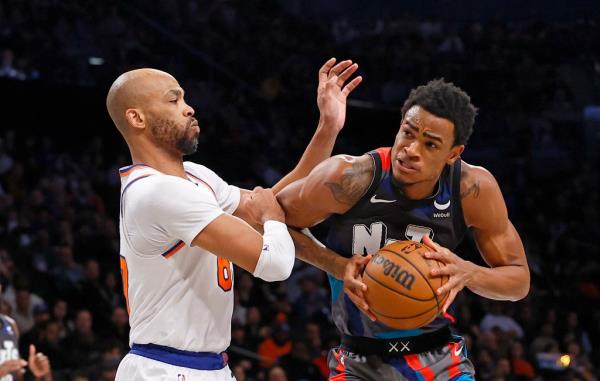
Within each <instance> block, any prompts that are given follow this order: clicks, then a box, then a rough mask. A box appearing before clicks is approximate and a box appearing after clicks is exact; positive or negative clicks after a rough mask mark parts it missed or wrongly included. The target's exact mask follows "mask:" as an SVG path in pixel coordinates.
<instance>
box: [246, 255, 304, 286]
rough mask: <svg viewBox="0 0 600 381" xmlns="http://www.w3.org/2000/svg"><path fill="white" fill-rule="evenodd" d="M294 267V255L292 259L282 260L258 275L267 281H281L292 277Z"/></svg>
mask: <svg viewBox="0 0 600 381" xmlns="http://www.w3.org/2000/svg"><path fill="white" fill-rule="evenodd" d="M293 268H294V256H293V255H292V257H291V260H288V259H287V258H286V260H285V261H281V262H279V263H277V264H276V265H274V266H271V267H270V268H269V269H268V271H266V272H264V273H263V274H260V275H258V277H259V278H261V279H262V280H264V281H266V282H281V281H284V280H286V279H287V278H289V277H290V275H291V274H292V270H293ZM255 275H256V274H255Z"/></svg>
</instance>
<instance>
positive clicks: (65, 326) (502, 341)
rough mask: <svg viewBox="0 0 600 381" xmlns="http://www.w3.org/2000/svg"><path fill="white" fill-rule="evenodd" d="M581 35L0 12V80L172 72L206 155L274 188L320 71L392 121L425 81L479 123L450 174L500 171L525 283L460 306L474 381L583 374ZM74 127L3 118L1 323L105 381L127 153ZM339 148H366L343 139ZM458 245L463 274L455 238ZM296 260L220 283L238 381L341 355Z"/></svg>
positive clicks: (290, 376)
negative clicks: (527, 276) (327, 69)
mask: <svg viewBox="0 0 600 381" xmlns="http://www.w3.org/2000/svg"><path fill="white" fill-rule="evenodd" d="M598 29H599V27H598V25H596V24H595V23H594V22H592V21H586V20H582V21H580V22H576V23H574V22H572V23H569V24H561V23H557V22H553V23H550V22H544V21H539V20H538V21H535V20H523V21H518V22H516V21H514V22H504V21H499V20H488V21H486V22H483V21H477V22H464V23H461V24H449V23H443V22H440V21H435V20H417V19H415V18H413V17H410V16H402V17H392V16H390V17H388V18H382V19H379V20H376V21H374V22H370V23H360V22H355V21H352V20H349V19H347V18H344V17H339V18H336V19H334V20H333V21H332V22H329V23H327V24H322V23H316V22H313V21H307V20H306V19H303V18H301V17H299V16H297V15H290V14H288V13H286V12H285V11H283V10H282V9H281V8H280V7H279V6H278V3H277V2H275V1H260V2H258V3H254V2H243V1H192V0H189V1H188V0H186V1H183V0H181V1H166V2H160V3H158V4H155V6H153V7H151V8H148V7H146V6H144V2H142V1H139V0H138V1H131V2H128V4H127V5H122V4H120V5H119V4H117V3H114V2H110V1H109V2H92V1H88V0H85V1H57V0H29V1H24V0H10V1H9V0H0V50H1V52H2V56H1V58H2V62H1V66H0V77H6V78H10V79H13V80H15V81H23V80H29V81H38V82H40V83H44V84H48V83H53V84H59V85H65V84H68V85H70V86H72V85H76V86H82V87H90V86H91V87H98V88H100V89H101V91H102V92H104V91H105V88H108V85H109V81H110V80H112V79H114V78H115V77H116V76H117V75H118V74H119V73H120V72H122V71H124V70H127V69H129V68H133V67H140V66H153V67H157V68H161V69H165V70H168V71H169V72H172V73H173V74H174V75H175V76H176V77H178V78H179V79H180V81H181V82H182V86H183V87H184V88H185V89H186V98H187V101H188V103H190V104H191V105H193V106H194V107H195V108H196V111H197V113H198V118H199V119H200V121H201V126H202V127H203V138H202V142H201V145H200V152H201V155H200V156H201V162H202V163H203V164H206V165H208V166H209V167H211V168H212V169H214V170H215V171H216V172H217V173H218V174H220V175H221V176H222V177H223V178H225V179H226V180H227V181H229V182H231V183H233V184H235V185H239V186H244V187H252V186H254V185H259V184H260V185H270V184H273V183H274V182H276V181H277V179H279V178H280V177H281V176H282V174H284V173H285V172H286V171H288V170H289V169H290V168H292V167H293V165H294V161H295V160H296V158H298V157H299V156H300V153H301V152H302V149H303V147H304V145H305V144H306V142H307V140H308V137H309V136H310V135H311V134H312V131H313V128H314V127H313V126H314V125H315V124H316V120H317V116H316V107H314V106H313V107H312V108H313V109H314V110H311V109H310V107H309V106H312V105H314V104H315V100H314V94H315V86H316V70H317V68H318V67H319V66H320V65H321V64H322V62H323V61H325V59H326V58H328V57H330V56H336V57H349V58H352V59H353V60H355V61H357V62H359V64H360V65H361V70H362V74H363V75H364V76H365V81H364V83H363V84H362V85H361V88H360V89H359V90H357V92H356V96H354V94H353V98H355V99H357V100H360V101H362V104H363V105H369V107H373V108H374V109H375V112H377V110H381V112H387V111H386V110H389V109H390V108H393V109H399V107H400V105H401V104H402V102H403V100H404V98H405V97H406V95H407V94H408V92H409V90H410V89H411V88H412V87H414V86H416V85H418V84H421V83H423V82H426V81H427V80H429V79H431V78H434V77H441V76H444V77H446V78H447V79H450V80H452V81H454V82H455V83H457V84H459V85H460V86H461V87H463V88H464V89H466V90H467V91H468V92H469V93H470V94H471V96H472V98H473V100H474V103H475V104H476V105H477V106H478V107H479V108H480V115H479V116H478V119H477V122H476V127H475V133H474V135H473V137H472V141H471V143H470V146H468V147H467V152H466V156H467V159H468V161H471V160H472V162H473V164H482V165H485V166H486V167H488V168H489V169H491V170H492V172H493V173H494V174H495V175H496V177H497V178H498V181H499V183H500V185H501V188H502V190H503V193H504V196H505V198H506V200H507V204H508V207H509V212H510V216H511V219H512V221H513V223H514V224H515V226H516V227H517V229H518V231H519V232H520V233H521V236H522V238H523V240H524V243H525V245H526V249H527V254H528V260H529V263H530V267H531V272H532V291H531V293H530V296H529V297H528V298H527V299H525V300H523V301H520V302H517V303H508V302H506V303H502V302H493V301H489V300H484V299H482V298H480V297H478V296H476V295H473V294H471V293H469V292H468V291H464V292H463V293H462V294H461V295H460V297H459V298H458V299H457V301H456V303H455V308H454V311H453V314H454V316H455V317H456V324H455V328H456V329H457V330H458V332H460V333H461V334H463V335H465V336H466V337H467V341H468V343H469V345H468V350H469V352H470V357H471V359H472V361H473V362H474V363H475V367H476V369H477V374H478V379H480V380H483V381H503V380H504V381H517V380H518V381H520V380H565V381H593V380H598V379H600V374H599V372H600V366H598V364H600V349H599V348H600V303H599V302H600V286H599V282H598V279H600V256H599V254H600V245H598V243H597V240H595V239H594V238H595V237H597V236H598V235H599V234H600V223H599V222H598V220H599V219H598V215H600V204H599V202H600V201H599V194H598V192H597V189H598V187H599V186H600V180H599V176H600V175H599V173H600V172H599V171H598V168H599V165H598V156H597V155H594V149H593V147H592V150H590V147H589V145H590V144H591V142H589V141H586V139H585V136H586V133H585V128H586V127H585V121H584V120H583V118H582V110H583V108H584V107H585V106H587V105H590V104H594V103H595V104H599V103H600V90H599V89H600V57H599V56H598V52H600V46H599V44H600V31H599V30H598ZM98 107H103V105H101V104H100V105H98ZM355 107H357V106H356V105H355ZM4 112H6V113H8V112H9V110H6V111H3V113H4ZM369 115H371V114H369ZM348 122H349V124H350V126H349V127H347V128H352V126H351V120H349V121H348ZM52 123H61V124H64V125H66V126H76V125H77V124H78V123H79V121H77V120H69V119H68V116H65V119H64V120H60V121H49V124H52ZM87 123H89V126H91V127H90V128H89V129H88V131H94V132H92V133H91V135H88V136H87V138H86V139H85V140H83V141H81V142H80V143H79V145H78V147H77V149H69V150H65V149H64V147H63V146H61V144H60V143H61V139H60V137H59V132H55V133H54V135H53V132H52V131H45V132H44V134H39V135H38V134H28V133H27V130H26V129H19V130H16V129H14V128H12V127H11V126H9V125H3V124H2V122H0V126H1V128H0V130H1V131H2V132H1V133H0V281H1V282H2V295H1V301H0V313H5V314H8V315H9V316H12V317H13V318H14V319H15V320H16V321H17V324H18V326H19V329H20V331H21V333H22V337H21V350H22V352H23V354H25V348H27V346H28V344H29V343H35V344H36V345H37V346H38V348H39V350H41V351H42V352H44V353H45V354H47V355H48V356H49V358H50V361H51V364H52V368H53V371H54V376H55V380H58V381H61V380H77V381H85V380H113V379H114V374H115V370H116V367H117V365H118V362H119V360H120V359H121V358H122V356H123V355H124V354H125V353H126V352H127V350H128V322H127V312H126V309H125V308H124V299H123V297H122V286H121V281H120V273H119V264H118V253H119V236H118V225H117V219H118V202H119V200H118V197H119V186H120V184H119V176H118V175H117V169H118V168H119V167H121V166H124V165H127V164H128V157H127V155H126V151H125V147H124V146H122V144H121V145H120V146H119V147H118V148H116V146H115V145H114V144H112V142H114V141H116V140H114V138H115V136H109V137H107V135H106V133H105V132H100V131H101V130H102V131H104V130H108V128H107V127H106V126H101V125H98V124H99V122H94V121H87ZM394 123H397V121H396V122H394ZM205 126H206V127H207V128H204V127H205ZM370 127H373V126H362V128H361V127H359V128H361V130H366V129H367V128H370ZM66 128H68V127H66ZM94 128H97V130H94ZM95 131H98V133H97V136H96V132H95ZM391 138H392V137H391V136H390V139H389V140H390V143H391ZM257 142H261V144H257ZM62 143H63V144H64V142H62ZM338 147H341V149H342V151H346V152H348V151H350V153H355V154H356V153H359V152H356V150H358V149H370V148H375V147H366V148H364V147H362V146H361V145H360V144H359V142H356V141H352V140H351V139H348V138H344V137H342V138H341V139H340V142H339V144H338ZM223 152H226V153H227V156H226V157H227V160H223V155H222V153H223ZM590 152H591V153H590ZM469 155H470V156H469ZM200 156H198V158H199V157H200ZM248 158H251V160H249V159H248ZM471 158H472V159H471ZM458 252H459V253H461V254H463V255H464V256H465V257H467V258H469V259H471V260H477V254H476V249H475V248H474V247H473V245H472V244H471V243H470V242H469V241H467V242H466V243H465V244H464V245H461V246H460V248H459V249H458ZM296 266H297V268H296V269H295V271H294V273H293V275H292V277H291V278H290V279H289V280H288V281H286V282H283V283H276V284H267V283H264V282H262V281H259V280H257V279H254V278H252V277H251V276H250V275H249V274H247V273H245V272H243V271H242V270H240V269H237V270H236V289H235V306H236V307H235V310H234V321H233V328H232V346H231V348H230V350H229V351H228V353H229V360H230V366H231V368H232V369H233V370H234V372H235V374H236V377H237V379H238V380H239V381H243V380H269V381H284V380H289V381H293V380H324V379H326V375H327V366H326V353H327V349H328V348H330V347H332V346H334V345H336V343H337V342H338V340H339V337H338V334H337V331H336V329H335V327H334V326H333V325H332V322H331V320H330V318H329V309H330V306H329V303H330V302H329V289H328V284H327V280H326V278H325V276H324V274H322V273H321V272H320V271H318V270H316V269H314V268H312V267H310V266H307V265H304V264H302V263H297V265H296Z"/></svg>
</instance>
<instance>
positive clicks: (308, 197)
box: [277, 155, 374, 228]
mask: <svg viewBox="0 0 600 381" xmlns="http://www.w3.org/2000/svg"><path fill="white" fill-rule="evenodd" d="M373 173H374V164H373V159H371V157H370V156H368V155H364V156H359V157H355V156H348V155H338V156H334V157H331V158H329V159H327V160H325V161H324V162H322V163H321V164H319V165H318V166H317V167H315V169H313V170H312V172H311V173H310V174H309V175H308V176H307V177H305V178H303V179H300V180H298V181H296V182H293V183H292V184H290V185H288V186H287V187H286V188H284V189H283V190H282V191H281V192H279V193H278V194H277V200H278V201H279V203H280V204H281V207H282V208H283V210H284V211H285V215H286V218H285V222H286V224H288V225H290V226H294V227H299V228H305V227H310V226H313V225H316V224H317V223H319V222H321V221H323V220H324V219H325V218H327V217H329V216H330V215H331V214H334V213H335V214H342V213H345V212H346V211H348V210H349V209H350V208H351V207H352V206H354V204H356V202H357V201H358V200H360V198H361V197H362V195H363V194H364V193H365V192H366V191H367V189H368V188H369V185H370V184H371V180H372V178H373Z"/></svg>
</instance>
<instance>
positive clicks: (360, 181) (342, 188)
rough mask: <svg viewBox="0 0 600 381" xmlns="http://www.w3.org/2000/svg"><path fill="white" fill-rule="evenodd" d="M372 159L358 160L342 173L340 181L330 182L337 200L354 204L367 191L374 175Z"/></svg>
mask: <svg viewBox="0 0 600 381" xmlns="http://www.w3.org/2000/svg"><path fill="white" fill-rule="evenodd" d="M373 169H374V168H373V161H372V160H356V161H355V162H354V163H352V167H351V168H346V169H345V170H344V172H343V173H342V179H341V181H340V182H339V183H333V182H328V183H325V185H326V186H327V187H328V188H329V190H330V191H331V193H332V194H333V197H334V198H335V199H336V201H338V202H340V203H342V204H347V205H354V204H355V203H356V202H357V201H358V200H359V199H360V198H361V197H362V195H363V194H364V193H365V191H366V190H367V188H368V187H369V184H370V183H371V180H372V177H373Z"/></svg>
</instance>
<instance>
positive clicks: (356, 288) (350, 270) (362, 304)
mask: <svg viewBox="0 0 600 381" xmlns="http://www.w3.org/2000/svg"><path fill="white" fill-rule="evenodd" d="M371 258H372V256H371V255H367V256H366V257H363V256H360V255H355V256H353V257H352V258H350V259H349V260H348V263H347V264H346V269H345V270H344V292H345V293H346V295H348V297H349V298H350V300H352V303H354V304H355V305H356V307H358V308H359V309H360V310H361V311H362V312H363V313H364V314H365V315H367V316H368V317H369V319H371V320H373V321H375V320H376V319H377V318H376V317H375V315H373V313H372V312H371V311H370V310H369V305H368V304H367V301H366V299H365V295H364V292H365V291H367V285H366V284H364V283H363V282H362V273H363V271H364V270H365V267H366V266H367V263H369V261H370V260H371Z"/></svg>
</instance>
